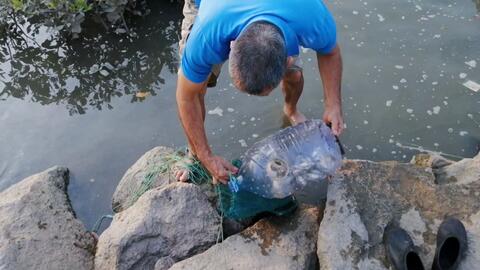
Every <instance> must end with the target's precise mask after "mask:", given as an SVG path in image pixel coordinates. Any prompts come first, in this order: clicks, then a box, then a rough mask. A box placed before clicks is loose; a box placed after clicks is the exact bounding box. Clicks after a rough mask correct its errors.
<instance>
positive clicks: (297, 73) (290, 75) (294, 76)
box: [283, 70, 303, 84]
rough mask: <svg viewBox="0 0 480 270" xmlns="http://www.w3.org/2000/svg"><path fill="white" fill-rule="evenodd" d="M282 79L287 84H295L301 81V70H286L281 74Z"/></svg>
mask: <svg viewBox="0 0 480 270" xmlns="http://www.w3.org/2000/svg"><path fill="white" fill-rule="evenodd" d="M283 81H284V82H285V83H288V84H297V83H301V82H302V81H303V72H302V71H301V70H292V71H287V73H286V74H285V76H283Z"/></svg>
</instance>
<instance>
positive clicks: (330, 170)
mask: <svg viewBox="0 0 480 270" xmlns="http://www.w3.org/2000/svg"><path fill="white" fill-rule="evenodd" d="M342 152H343V148H341V144H340V143H339V141H338V138H337V137H336V136H335V135H334V134H333V133H332V130H331V129H330V128H329V127H328V125H326V124H325V123H324V122H323V121H321V120H316V119H313V120H307V121H305V122H303V123H300V124H298V125H295V126H291V127H287V128H285V129H282V130H280V131H278V132H276V133H274V134H272V135H270V136H268V137H266V138H264V139H262V140H261V141H259V142H257V143H255V144H254V145H253V146H252V147H251V148H249V149H248V150H247V151H246V152H245V155H244V157H243V158H242V159H241V161H242V165H241V166H240V168H239V170H238V173H237V175H236V177H235V178H234V181H233V182H232V181H231V182H232V183H229V186H230V187H231V190H236V191H239V190H243V191H248V192H252V193H255V194H257V195H259V196H262V197H265V198H272V199H273V198H276V199H280V198H285V197H288V196H290V195H292V194H294V193H295V192H298V191H302V190H305V189H308V187H309V186H311V185H318V184H319V183H321V182H322V181H325V179H326V178H327V177H329V176H332V175H334V174H335V172H336V171H337V170H338V168H340V166H341V162H342Z"/></svg>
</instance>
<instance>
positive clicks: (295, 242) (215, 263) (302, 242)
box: [170, 207, 320, 270]
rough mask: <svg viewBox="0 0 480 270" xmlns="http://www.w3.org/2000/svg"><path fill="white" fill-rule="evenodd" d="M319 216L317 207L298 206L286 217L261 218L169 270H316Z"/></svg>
mask: <svg viewBox="0 0 480 270" xmlns="http://www.w3.org/2000/svg"><path fill="white" fill-rule="evenodd" d="M319 216H320V211H319V208H317V207H301V208H300V209H299V210H297V211H296V212H295V213H294V214H293V215H291V216H288V217H271V218H266V219H263V220H261V221H259V222H257V223H256V224H255V225H253V226H252V227H250V228H248V229H246V230H245V231H243V232H241V233H240V234H237V235H234V236H231V237H229V238H227V239H226V240H225V241H223V242H222V243H220V244H217V245H215V246H213V247H211V248H210V249H209V250H207V251H205V252H204V253H202V254H199V255H196V256H194V257H192V258H189V259H187V260H184V261H181V262H178V263H176V264H174V265H173V266H172V268H170V270H179V269H188V270H195V269H212V270H213V269H235V270H242V269H245V270H251V269H279V270H281V269H286V270H287V269H288V270H294V269H316V267H317V266H318V262H317V258H316V256H315V251H316V243H315V239H316V237H317V231H318V225H319Z"/></svg>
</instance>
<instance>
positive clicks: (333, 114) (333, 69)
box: [317, 46, 344, 136]
mask: <svg viewBox="0 0 480 270" xmlns="http://www.w3.org/2000/svg"><path fill="white" fill-rule="evenodd" d="M317 60H318V70H319V72H320V76H321V77H322V83H323V92H324V97H325V112H324V113H323V121H324V122H325V123H327V124H328V123H330V124H331V125H332V131H333V134H335V135H336V136H338V135H340V134H341V133H342V131H343V126H344V125H343V116H342V98H341V89H340V88H341V87H340V86H341V81H342V55H341V53H340V48H339V47H338V46H336V47H335V48H334V49H333V50H332V51H331V52H330V53H329V54H325V55H322V54H319V53H317Z"/></svg>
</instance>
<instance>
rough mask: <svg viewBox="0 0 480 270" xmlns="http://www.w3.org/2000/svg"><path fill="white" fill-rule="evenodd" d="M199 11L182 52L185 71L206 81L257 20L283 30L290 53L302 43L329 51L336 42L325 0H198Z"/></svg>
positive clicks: (297, 50) (189, 76)
mask: <svg viewBox="0 0 480 270" xmlns="http://www.w3.org/2000/svg"><path fill="white" fill-rule="evenodd" d="M195 2H196V3H197V4H199V10H198V15H197V17H196V19H195V23H194V25H193V28H192V30H191V32H190V35H189V37H188V40H187V43H186V45H185V48H184V51H183V56H182V67H181V68H182V71H183V74H184V75H185V76H186V77H187V78H188V79H189V80H190V81H192V82H195V83H201V82H204V81H205V80H206V79H207V78H208V75H209V74H210V72H211V69H212V66H213V65H214V64H219V63H222V62H224V61H225V60H227V58H228V54H229V53H230V42H231V41H233V40H235V39H236V38H237V37H238V36H239V35H240V33H241V32H242V30H243V29H245V27H246V26H248V25H249V24H251V23H253V22H256V21H267V22H270V23H272V24H274V25H275V26H277V27H278V28H279V29H280V30H281V31H282V33H283V36H284V38H285V43H286V47H287V55H288V56H294V55H298V54H299V46H302V47H305V48H310V49H313V50H315V51H317V52H319V53H323V54H325V53H329V52H331V51H332V49H333V48H334V47H335V45H336V28H335V22H334V20H333V18H332V15H331V14H330V12H329V11H328V9H327V8H326V7H325V5H324V4H323V2H322V0H281V1H280V0H195Z"/></svg>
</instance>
